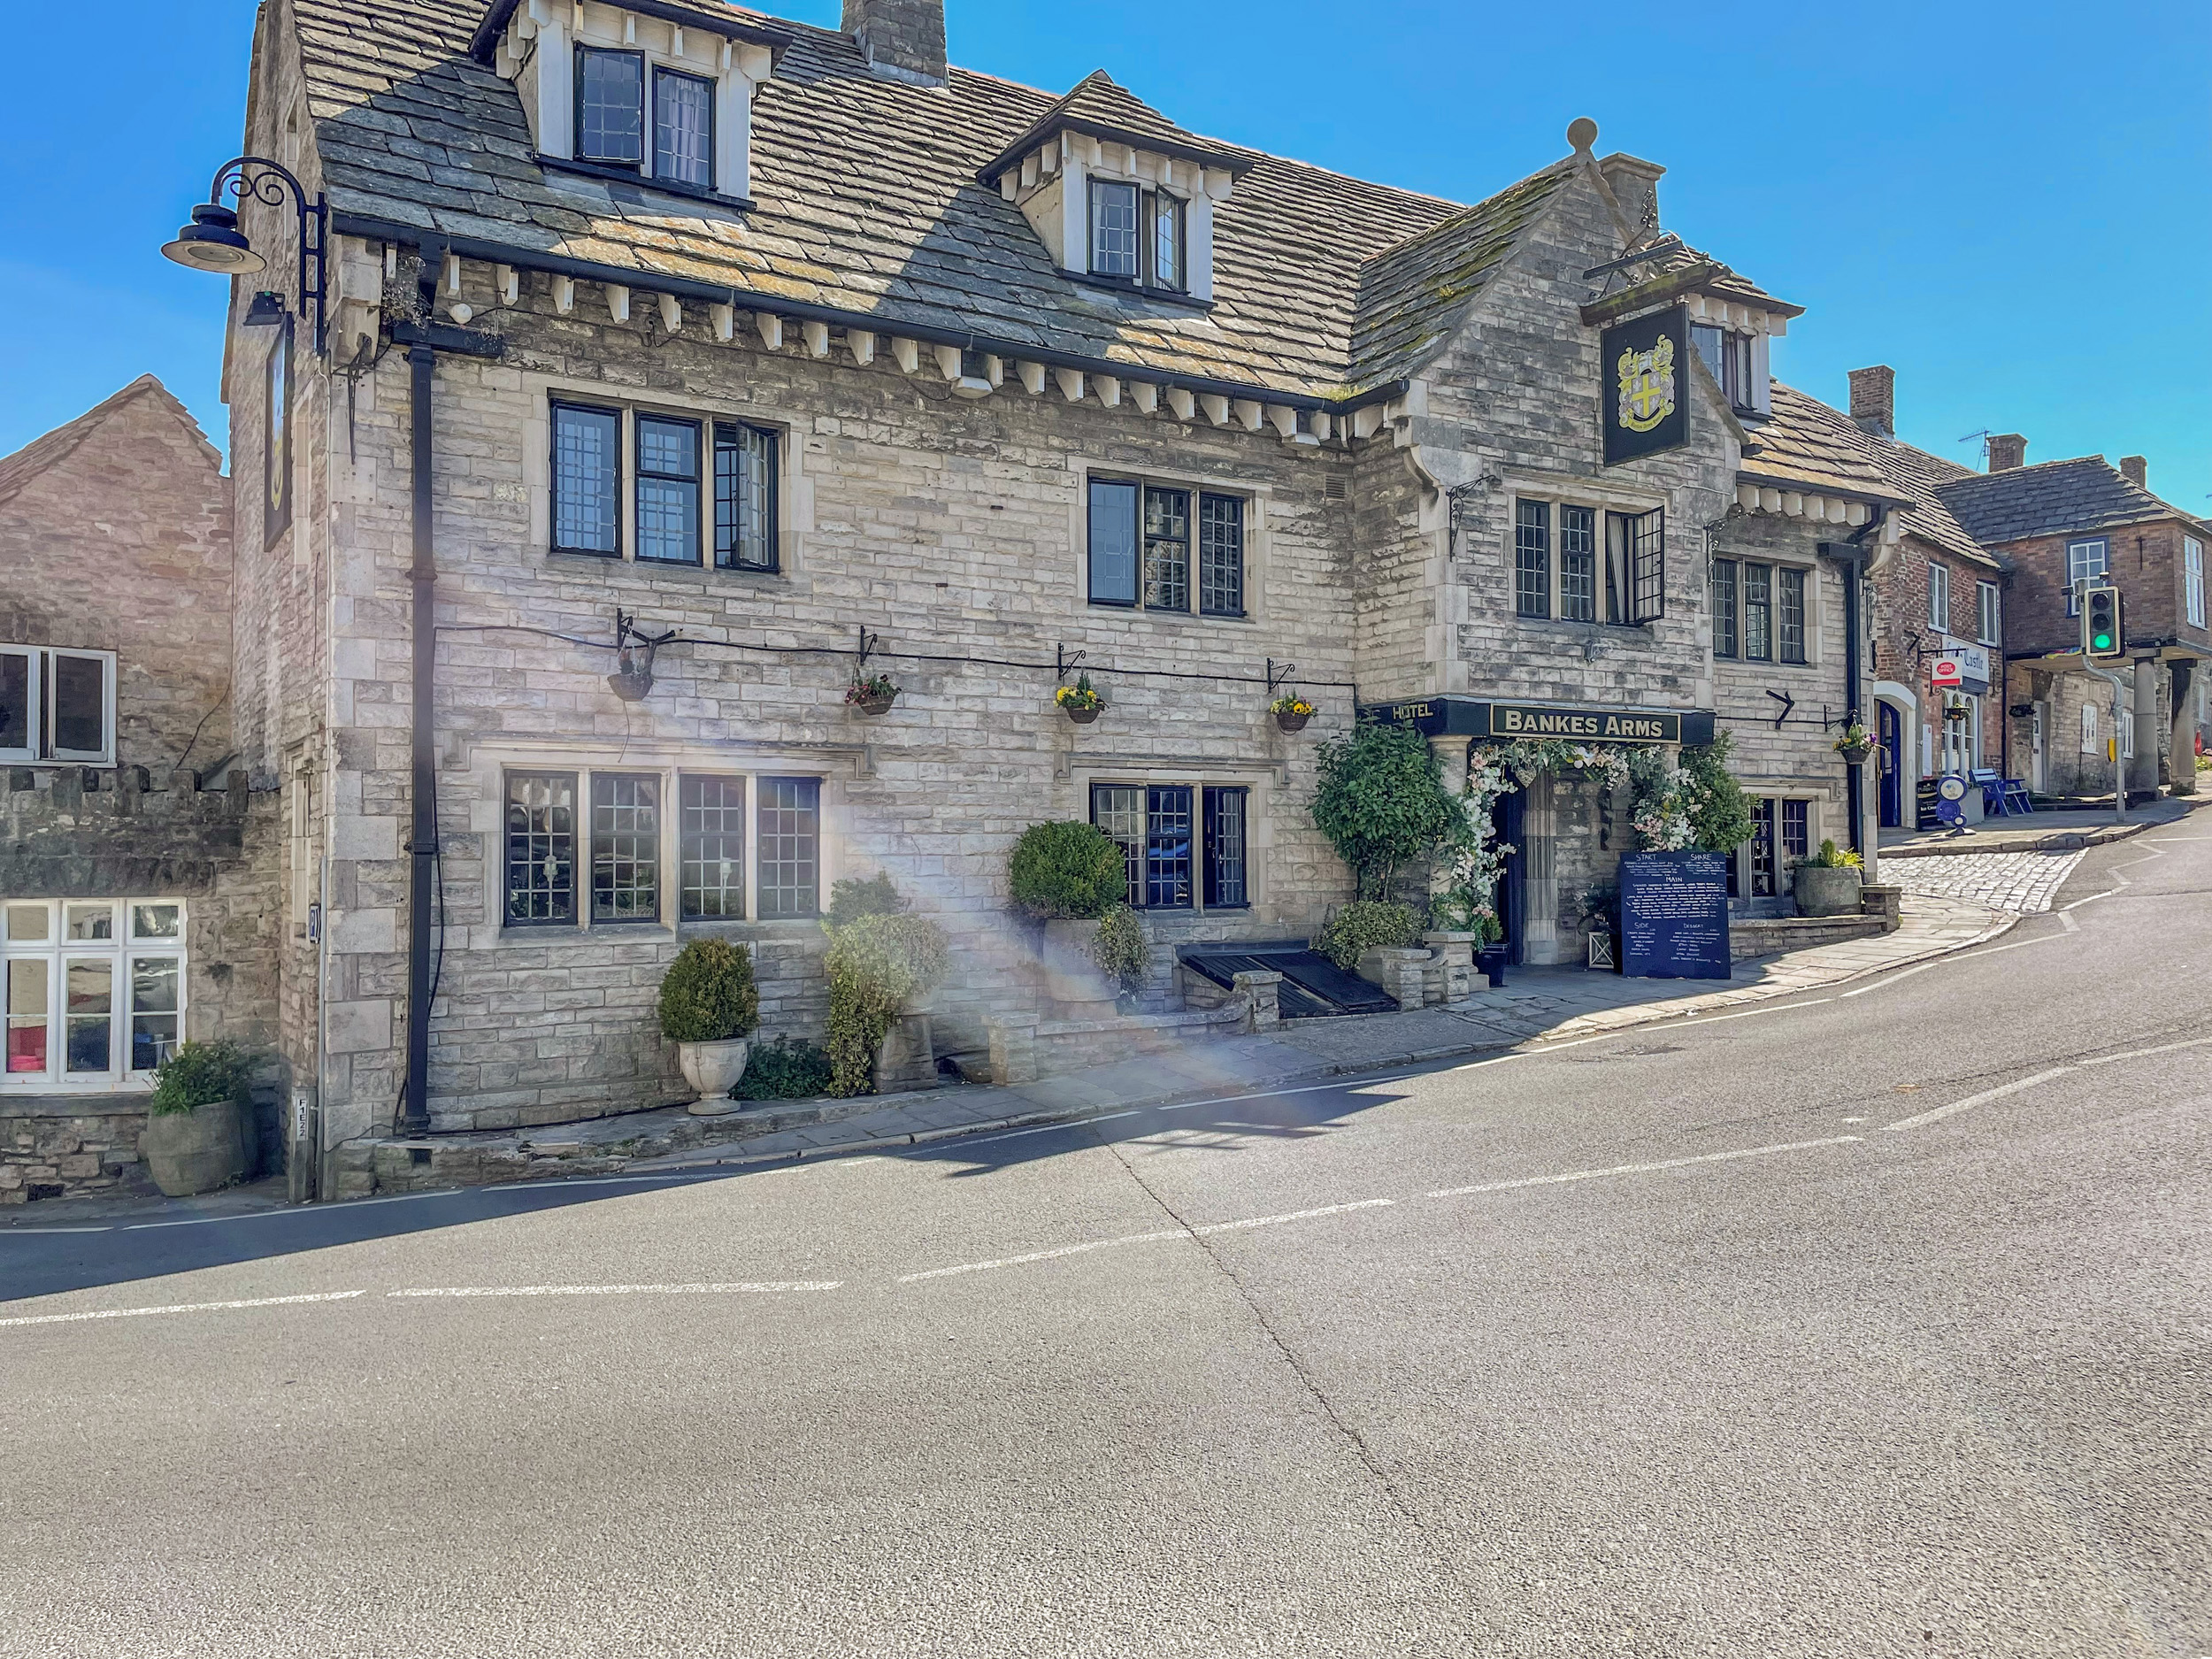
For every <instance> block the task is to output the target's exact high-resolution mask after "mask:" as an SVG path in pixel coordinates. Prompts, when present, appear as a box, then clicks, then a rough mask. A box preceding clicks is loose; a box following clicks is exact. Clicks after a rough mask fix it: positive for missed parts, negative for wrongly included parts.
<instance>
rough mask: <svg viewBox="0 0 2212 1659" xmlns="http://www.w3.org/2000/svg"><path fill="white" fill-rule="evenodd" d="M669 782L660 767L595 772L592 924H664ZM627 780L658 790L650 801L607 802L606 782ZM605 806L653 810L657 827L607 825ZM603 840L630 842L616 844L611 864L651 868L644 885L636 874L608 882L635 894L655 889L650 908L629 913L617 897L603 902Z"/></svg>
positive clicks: (591, 808)
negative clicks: (663, 843) (663, 854)
mask: <svg viewBox="0 0 2212 1659" xmlns="http://www.w3.org/2000/svg"><path fill="white" fill-rule="evenodd" d="M666 783H667V780H666V778H665V776H664V774H663V773H661V772H624V771H621V770H620V769H618V768H616V767H608V768H606V769H604V770H597V769H595V770H594V771H593V772H592V773H591V799H590V805H589V808H588V811H589V813H590V818H589V824H590V859H591V864H590V869H591V925H592V926H593V927H594V928H601V927H649V926H658V925H659V924H660V922H661V920H662V911H663V910H664V905H665V902H666V897H667V886H666V883H665V882H664V879H663V876H664V871H663V870H662V868H661V865H662V858H661V832H662V830H663V828H664V825H665V819H664V816H663V815H664V812H665V810H666V808H667V795H666ZM622 784H630V785H637V784H643V785H646V786H648V787H649V788H650V790H651V792H652V799H651V800H650V801H649V802H640V801H635V800H632V801H626V802H618V801H608V802H602V800H601V799H600V791H601V789H602V787H611V786H617V785H622ZM602 810H606V811H610V812H625V811H626V812H649V813H650V814H651V815H652V822H651V827H650V829H649V830H647V829H641V828H639V827H638V826H636V825H635V824H631V825H628V826H622V827H617V826H611V825H610V826H603V825H602V824H601V822H600V816H599V815H600V813H601V811H602ZM603 841H606V842H617V841H619V842H623V843H626V848H625V849H623V850H621V851H617V850H614V849H612V848H611V849H610V850H609V853H608V855H607V857H606V860H605V862H606V863H607V864H608V865H609V866H610V868H613V867H614V866H615V865H616V864H618V863H626V864H629V865H630V866H631V867H632V868H633V869H635V868H637V867H642V868H644V869H645V870H646V871H647V872H648V878H649V879H648V880H647V881H646V882H645V883H644V884H643V885H642V889H641V884H639V883H638V882H637V881H636V880H635V879H634V878H633V879H630V880H629V881H627V882H626V883H622V884H620V885H619V886H618V885H617V884H616V883H615V882H613V881H610V882H609V883H608V884H607V888H606V890H607V891H608V892H610V893H613V892H618V891H619V892H624V893H628V894H632V895H635V894H636V893H638V892H639V891H641V890H643V891H646V892H649V894H650V895H651V901H652V909H651V913H650V914H639V913H637V912H635V911H632V912H631V913H629V914H624V913H622V911H621V910H620V908H619V907H618V906H616V905H614V904H612V903H610V904H608V905H607V906H606V907H605V908H602V904H601V900H600V895H601V891H602V887H601V880H600V876H601V864H602V862H603V860H602V856H601V846H602V843H603ZM641 848H642V849H643V853H642V856H641V855H640V850H639V849H641Z"/></svg>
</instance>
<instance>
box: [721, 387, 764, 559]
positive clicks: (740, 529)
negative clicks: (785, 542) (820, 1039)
mask: <svg viewBox="0 0 2212 1659" xmlns="http://www.w3.org/2000/svg"><path fill="white" fill-rule="evenodd" d="M776 518H777V503H776V434H774V433H772V432H771V431H769V430H767V429H766V428H765V427H762V426H738V425H736V424H734V423H733V422H730V421H717V422H716V423H715V426H714V562H715V564H716V565H718V567H720V568H721V569H723V570H726V571H727V570H741V571H772V570H774V569H775V568H776V566H777V562H778V558H777V545H778V536H777V525H776Z"/></svg>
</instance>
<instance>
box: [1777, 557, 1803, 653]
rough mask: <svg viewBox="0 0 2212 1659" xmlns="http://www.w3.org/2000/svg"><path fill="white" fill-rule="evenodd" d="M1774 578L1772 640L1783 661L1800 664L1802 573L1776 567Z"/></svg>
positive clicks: (1801, 651) (1801, 647)
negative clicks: (1773, 625)
mask: <svg viewBox="0 0 2212 1659" xmlns="http://www.w3.org/2000/svg"><path fill="white" fill-rule="evenodd" d="M1774 580H1775V586H1776V588H1778V593H1777V595H1776V598H1777V600H1778V605H1777V613H1778V614H1777V619H1776V626H1775V641H1776V644H1777V645H1778V647H1779V648H1780V649H1779V650H1778V653H1777V654H1778V656H1779V657H1781V659H1782V661H1784V662H1786V663H1801V662H1803V661H1804V660H1805V572H1803V571H1801V570H1790V569H1786V568H1784V569H1779V570H1777V571H1776V572H1774Z"/></svg>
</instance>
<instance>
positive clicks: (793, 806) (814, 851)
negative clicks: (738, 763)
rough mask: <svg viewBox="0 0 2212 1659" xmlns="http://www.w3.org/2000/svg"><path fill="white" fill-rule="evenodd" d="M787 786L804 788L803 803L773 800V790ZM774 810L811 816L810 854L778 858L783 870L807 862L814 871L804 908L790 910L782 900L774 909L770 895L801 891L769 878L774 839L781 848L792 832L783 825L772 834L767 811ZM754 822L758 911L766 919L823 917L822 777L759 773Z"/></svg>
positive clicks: (755, 794)
mask: <svg viewBox="0 0 2212 1659" xmlns="http://www.w3.org/2000/svg"><path fill="white" fill-rule="evenodd" d="M787 786H799V787H800V788H801V792H802V793H803V795H804V796H805V800H804V803H803V804H800V803H786V802H783V801H780V800H779V801H774V802H772V801H771V800H770V793H771V791H772V790H781V789H783V788H784V787H787ZM772 811H773V812H793V811H803V812H805V813H806V814H807V815H808V822H809V826H810V827H809V829H808V830H807V832H806V833H807V835H808V836H809V838H810V850H809V852H808V854H807V856H805V857H804V858H803V859H801V858H785V857H779V858H778V859H777V860H776V861H775V862H776V864H777V865H778V867H779V868H782V867H784V866H786V865H792V866H796V865H799V864H804V865H805V866H806V867H807V868H809V869H810V870H811V871H812V872H813V886H812V888H811V895H810V899H809V901H808V905H807V908H806V909H804V910H788V909H785V908H782V906H781V903H780V902H779V904H778V907H777V908H775V909H773V910H772V909H771V908H770V906H769V897H770V895H772V894H777V895H780V894H785V893H795V892H797V891H798V890H799V889H798V887H797V886H796V885H795V884H792V885H786V884H784V883H781V882H776V883H771V882H770V880H769V879H768V865H769V856H768V855H769V850H770V847H771V844H772V843H775V844H777V845H778V846H779V848H780V843H781V841H783V840H784V839H785V838H786V836H787V834H788V833H789V832H787V831H786V830H784V829H782V828H781V827H779V828H778V829H777V831H776V832H775V833H774V834H773V835H772V834H771V833H770V832H769V830H768V829H767V827H766V818H767V814H768V813H770V812H772ZM752 824H753V910H754V914H755V915H756V916H757V918H759V919H760V920H761V921H764V922H792V921H811V920H813V919H814V918H817V917H818V916H820V915H821V913H822V839H823V837H822V780H821V779H820V778H818V777H803V776H799V775H795V774H793V775H780V774H779V775H773V776H770V775H757V776H756V777H755V778H754V779H753V818H752Z"/></svg>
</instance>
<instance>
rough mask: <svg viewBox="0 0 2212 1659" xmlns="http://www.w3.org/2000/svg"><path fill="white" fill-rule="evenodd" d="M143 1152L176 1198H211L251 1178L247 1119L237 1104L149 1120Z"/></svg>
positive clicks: (153, 1173)
mask: <svg viewBox="0 0 2212 1659" xmlns="http://www.w3.org/2000/svg"><path fill="white" fill-rule="evenodd" d="M138 1153H139V1156H141V1157H142V1158H144V1159H145V1160H146V1172H147V1173H148V1174H150V1175H151V1176H152V1177H153V1178H154V1185H155V1186H157V1187H160V1188H161V1190H162V1191H163V1192H164V1193H165V1194H167V1195H168V1196H170V1197H171V1198H189V1197H191V1196H192V1194H195V1193H211V1192H213V1191H215V1190H216V1188H218V1187H227V1186H229V1185H230V1184H231V1183H232V1182H233V1181H234V1180H237V1179H240V1178H241V1177H242V1176H243V1175H244V1174H245V1173H246V1142H245V1136H244V1127H243V1114H242V1112H241V1111H240V1110H239V1107H238V1102H236V1101H218V1102H215V1103H214V1104H212V1105H209V1106H199V1107H195V1108H194V1109H193V1110H190V1111H188V1112H162V1113H159V1114H157V1115H156V1116H154V1117H152V1118H148V1119H147V1120H146V1133H144V1134H142V1135H141V1136H140V1137H139V1141H138Z"/></svg>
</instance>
